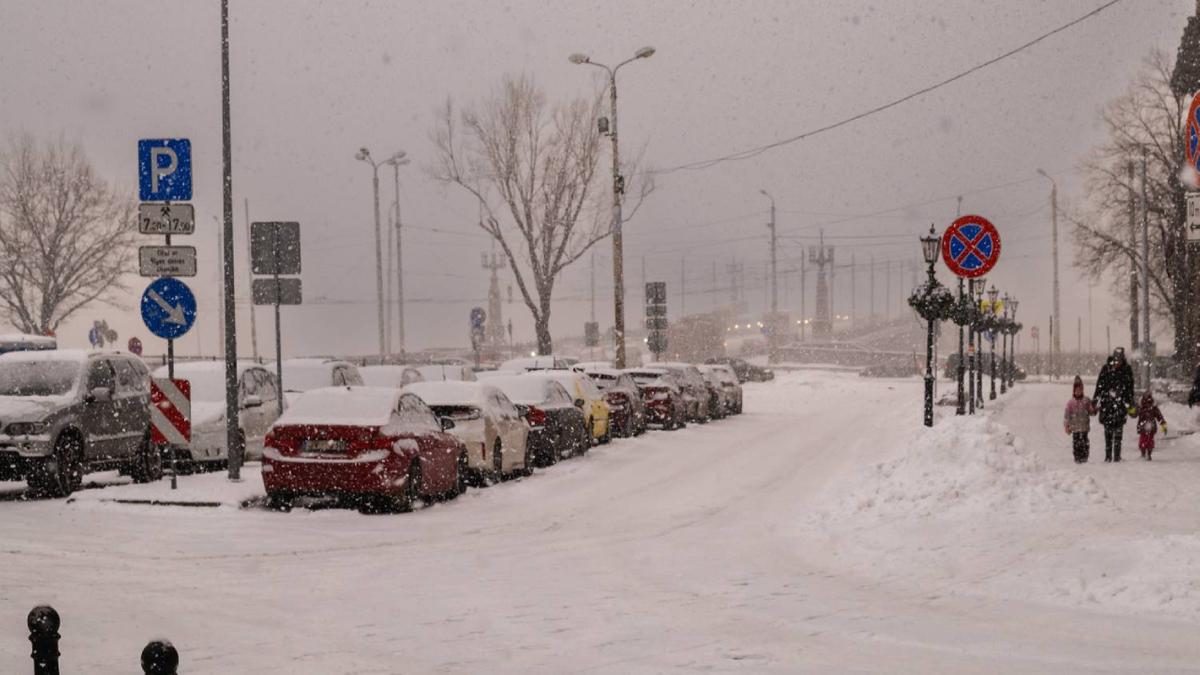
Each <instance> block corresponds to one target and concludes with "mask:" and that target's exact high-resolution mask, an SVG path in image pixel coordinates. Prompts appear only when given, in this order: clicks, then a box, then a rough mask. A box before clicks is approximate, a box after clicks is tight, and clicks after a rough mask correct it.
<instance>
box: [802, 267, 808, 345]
mask: <svg viewBox="0 0 1200 675" xmlns="http://www.w3.org/2000/svg"><path fill="white" fill-rule="evenodd" d="M806 257H807V256H806V255H805V253H804V249H800V341H801V342H803V341H804V327H805V326H807V325H808V315H807V314H805V308H804V303H805V302H806V298H807V297H808V288H807V283H808V270H807V269H805V267H804V261H805V258H806Z"/></svg>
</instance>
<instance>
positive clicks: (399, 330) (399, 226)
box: [392, 161, 405, 360]
mask: <svg viewBox="0 0 1200 675" xmlns="http://www.w3.org/2000/svg"><path fill="white" fill-rule="evenodd" d="M392 169H393V172H394V176H395V180H396V342H397V343H399V345H398V346H399V348H400V358H401V360H403V359H404V352H405V347H404V241H403V237H404V228H403V223H404V221H403V220H402V219H401V218H400V162H399V161H397V162H395V163H393V164H392Z"/></svg>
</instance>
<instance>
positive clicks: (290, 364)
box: [267, 359, 365, 403]
mask: <svg viewBox="0 0 1200 675" xmlns="http://www.w3.org/2000/svg"><path fill="white" fill-rule="evenodd" d="M267 369H268V370H270V371H271V372H275V364H273V363H272V364H270V365H268V366H267ZM363 384H365V383H364V382H363V378H362V374H361V373H360V372H359V370H358V366H356V365H354V364H353V363H350V362H349V361H341V360H338V359H284V360H283V392H284V396H285V397H286V398H287V402H288V403H291V401H292V399H294V398H296V397H297V396H298V395H299V394H301V393H303V392H306V391H310V390H312V389H322V388H324V387H361V386H363Z"/></svg>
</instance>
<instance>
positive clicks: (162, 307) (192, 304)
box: [142, 277, 196, 340]
mask: <svg viewBox="0 0 1200 675" xmlns="http://www.w3.org/2000/svg"><path fill="white" fill-rule="evenodd" d="M142 322H143V323H145V324H146V328H148V329H150V332H151V333H154V334H155V335H157V336H158V337H160V338H163V339H164V340H174V339H175V338H177V337H180V336H182V335H183V334H185V333H187V332H188V331H189V330H191V328H192V324H194V323H196V296H194V295H192V289H190V288H188V287H187V284H185V283H183V282H182V281H180V280H178V279H176V278H174V277H162V278H161V279H155V280H154V281H152V282H150V285H149V286H147V287H146V290H145V292H144V293H142Z"/></svg>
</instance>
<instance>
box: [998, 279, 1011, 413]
mask: <svg viewBox="0 0 1200 675" xmlns="http://www.w3.org/2000/svg"><path fill="white" fill-rule="evenodd" d="M1009 300H1010V299H1009V297H1008V293H1005V294H1004V318H1003V320H1002V321H1001V324H1000V325H1001V326H1003V329H1002V330H1001V331H1000V394H1001V395H1003V394H1005V393H1006V392H1007V391H1008V367H1009V365H1010V364H1009V360H1008V335H1009V333H1011V332H1012V321H1010V320H1009V318H1008V303H1009Z"/></svg>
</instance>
